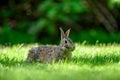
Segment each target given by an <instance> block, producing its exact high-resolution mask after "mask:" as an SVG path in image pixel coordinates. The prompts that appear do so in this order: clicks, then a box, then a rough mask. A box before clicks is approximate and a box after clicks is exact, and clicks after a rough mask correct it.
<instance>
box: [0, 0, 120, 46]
mask: <svg viewBox="0 0 120 80" xmlns="http://www.w3.org/2000/svg"><path fill="white" fill-rule="evenodd" d="M59 27H62V28H63V29H64V30H67V29H68V28H71V34H70V37H71V38H72V39H73V41H74V42H84V41H87V42H88V43H89V44H94V43H96V42H97V43H98V42H100V43H113V42H117V43H120V0H0V44H9V43H10V44H18V43H36V42H37V43H42V44H54V43H58V42H59V39H60V31H59Z"/></svg>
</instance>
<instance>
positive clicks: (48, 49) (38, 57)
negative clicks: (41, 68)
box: [26, 28, 75, 63]
mask: <svg viewBox="0 0 120 80" xmlns="http://www.w3.org/2000/svg"><path fill="white" fill-rule="evenodd" d="M60 31H61V42H60V45H58V46H39V47H33V48H32V49H30V50H29V53H28V57H27V60H26V61H27V62H31V61H38V62H45V63H51V62H52V61H59V60H62V59H66V58H67V59H70V58H71V56H72V53H71V52H72V51H73V50H74V49H75V45H74V44H73V42H72V40H71V39H70V38H69V37H68V36H69V33H70V29H68V30H67V31H66V32H65V33H64V31H63V29H62V28H60Z"/></svg>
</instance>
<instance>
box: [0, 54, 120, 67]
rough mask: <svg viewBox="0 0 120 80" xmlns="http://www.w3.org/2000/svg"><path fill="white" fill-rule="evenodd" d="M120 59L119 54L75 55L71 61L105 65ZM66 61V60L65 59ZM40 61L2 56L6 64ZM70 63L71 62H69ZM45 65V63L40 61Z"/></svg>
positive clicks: (3, 63) (2, 60) (24, 63)
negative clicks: (27, 60)
mask: <svg viewBox="0 0 120 80" xmlns="http://www.w3.org/2000/svg"><path fill="white" fill-rule="evenodd" d="M119 61H120V56H119V55H112V56H111V55H104V56H103V55H102V56H98V55H97V56H94V57H92V56H89V57H88V56H79V57H78V56H74V57H73V58H72V60H71V61H70V62H72V63H75V64H79V63H80V64H91V65H104V64H109V63H118V62H119ZM63 62H64V61H63ZM37 63H39V62H32V63H27V62H26V61H25V60H18V59H16V58H12V59H9V58H8V57H5V58H4V59H1V58H0V64H2V65H4V66H15V65H36V64H37ZM67 63H69V62H67ZM40 64H43V65H45V64H44V63H40Z"/></svg>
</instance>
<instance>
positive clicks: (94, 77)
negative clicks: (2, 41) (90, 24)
mask: <svg viewBox="0 0 120 80" xmlns="http://www.w3.org/2000/svg"><path fill="white" fill-rule="evenodd" d="M32 46H37V45H36V44H35V45H20V44H19V45H14V46H8V47H5V46H0V80H120V45H119V44H107V45H106V44H96V45H82V44H81V45H80V44H76V49H75V51H74V52H73V58H72V60H71V61H69V62H66V61H63V62H61V63H52V64H43V63H26V62H25V59H26V56H27V52H28V50H29V49H30V48H31V47H32Z"/></svg>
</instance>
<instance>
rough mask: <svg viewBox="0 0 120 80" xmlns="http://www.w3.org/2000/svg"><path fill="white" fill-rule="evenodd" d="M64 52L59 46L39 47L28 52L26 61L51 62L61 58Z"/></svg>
mask: <svg viewBox="0 0 120 80" xmlns="http://www.w3.org/2000/svg"><path fill="white" fill-rule="evenodd" d="M63 54H64V50H63V49H62V48H61V47H59V46H40V47H34V48H32V49H30V50H29V53H28V58H27V61H28V62H29V61H39V62H48V63H50V62H52V61H53V60H55V61H57V60H60V59H62V58H63Z"/></svg>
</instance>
